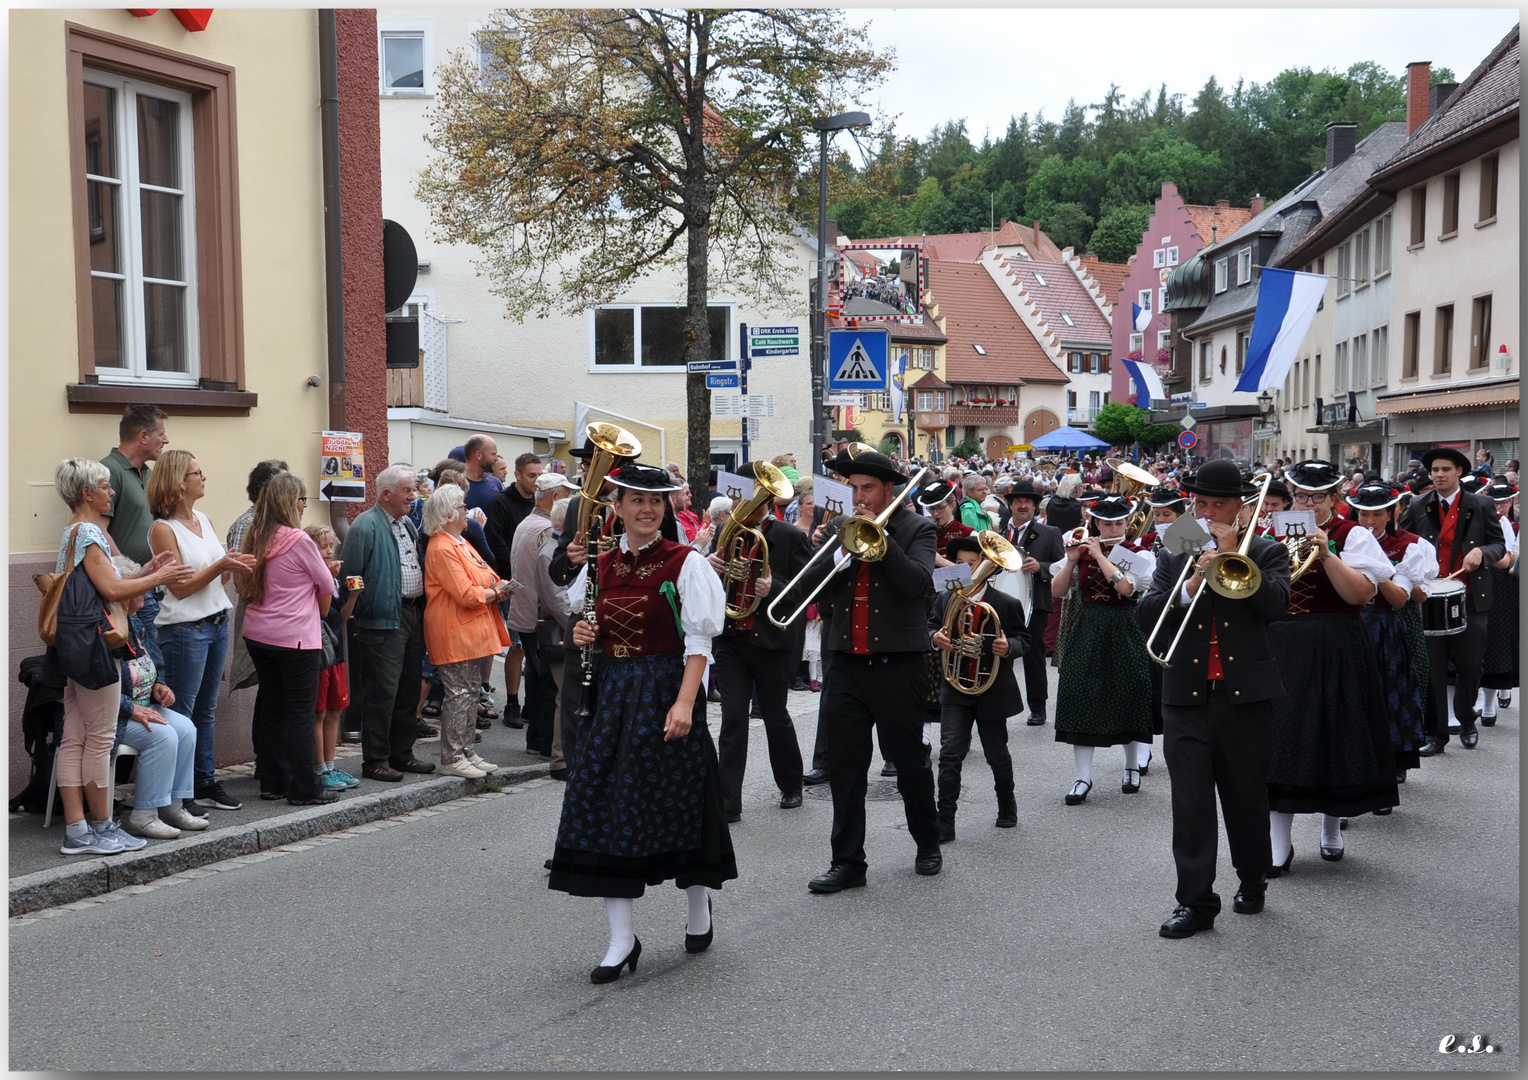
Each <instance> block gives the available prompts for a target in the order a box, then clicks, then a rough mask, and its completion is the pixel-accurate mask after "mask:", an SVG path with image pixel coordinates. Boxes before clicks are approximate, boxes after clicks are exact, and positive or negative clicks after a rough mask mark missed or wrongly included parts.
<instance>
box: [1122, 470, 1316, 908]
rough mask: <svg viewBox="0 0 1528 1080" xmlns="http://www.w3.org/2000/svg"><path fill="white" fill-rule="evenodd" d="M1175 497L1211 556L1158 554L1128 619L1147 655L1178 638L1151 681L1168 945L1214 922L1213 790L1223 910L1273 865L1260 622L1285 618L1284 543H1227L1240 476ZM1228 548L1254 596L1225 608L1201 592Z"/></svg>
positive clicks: (1207, 482) (1215, 474) (1258, 885)
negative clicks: (1172, 880)
mask: <svg viewBox="0 0 1528 1080" xmlns="http://www.w3.org/2000/svg"><path fill="white" fill-rule="evenodd" d="M1268 483H1269V480H1267V479H1265V480H1264V482H1263V486H1264V488H1265V489H1266V487H1267V484H1268ZM1183 489H1184V490H1185V491H1187V492H1189V493H1190V494H1191V495H1193V497H1194V515H1195V516H1196V517H1198V518H1199V519H1200V520H1201V521H1203V522H1205V523H1207V525H1206V527H1207V528H1208V531H1209V534H1210V537H1211V539H1212V541H1213V542H1214V543H1213V547H1211V548H1209V549H1207V550H1205V551H1203V552H1200V553H1198V554H1197V555H1196V554H1194V553H1192V552H1184V553H1182V554H1176V553H1172V552H1169V551H1166V550H1164V551H1163V552H1162V554H1161V557H1160V558H1159V559H1158V560H1157V568H1156V573H1155V575H1154V576H1153V577H1152V581H1151V588H1150V590H1149V591H1148V592H1147V593H1146V596H1145V598H1144V599H1143V600H1142V601H1141V603H1140V607H1139V608H1138V609H1137V611H1136V617H1137V619H1139V620H1140V624H1141V627H1142V629H1144V630H1147V631H1153V633H1152V637H1151V639H1149V640H1148V648H1150V647H1151V646H1152V643H1153V642H1166V641H1169V640H1172V638H1173V636H1174V635H1175V634H1176V633H1177V632H1178V630H1179V629H1180V628H1181V630H1182V632H1183V636H1182V638H1181V639H1180V640H1179V641H1178V643H1177V647H1176V648H1174V649H1173V650H1172V651H1171V654H1170V655H1169V656H1168V657H1167V661H1168V662H1167V664H1166V671H1165V672H1164V673H1163V676H1162V717H1163V738H1162V742H1163V748H1162V751H1163V754H1164V755H1165V756H1166V758H1167V762H1168V766H1169V768H1171V770H1172V808H1173V862H1174V863H1175V864H1176V865H1177V869H1178V890H1177V901H1178V906H1177V909H1176V910H1175V911H1174V912H1173V914H1172V916H1171V917H1170V918H1169V919H1168V920H1167V921H1166V922H1164V923H1163V924H1162V929H1161V934H1162V936H1163V937H1167V938H1183V937H1189V936H1191V935H1193V934H1196V933H1198V932H1199V931H1200V930H1208V929H1209V928H1210V927H1211V926H1212V925H1213V924H1214V922H1215V916H1216V915H1218V914H1219V913H1220V897H1219V896H1218V895H1216V893H1215V890H1214V887H1213V886H1214V884H1215V853H1216V847H1217V844H1218V842H1219V837H1218V830H1217V829H1216V827H1215V797H1216V792H1217V790H1218V791H1219V795H1220V805H1221V808H1222V811H1223V812H1224V815H1225V822H1226V836H1227V838H1228V840H1229V841H1230V847H1231V864H1232V865H1233V866H1234V867H1235V868H1236V875H1237V878H1238V879H1239V882H1240V885H1239V888H1238V889H1237V892H1236V898H1235V901H1234V903H1233V909H1234V910H1235V911H1237V912H1238V913H1240V914H1243V915H1255V914H1257V913H1258V912H1260V911H1262V910H1263V900H1264V894H1265V892H1266V891H1267V881H1266V876H1265V875H1267V873H1268V871H1269V870H1270V868H1271V866H1272V862H1273V854H1272V843H1271V840H1270V838H1269V834H1268V790H1267V788H1266V786H1265V785H1264V773H1265V771H1266V769H1267V767H1268V763H1269V758H1270V754H1271V751H1272V738H1273V710H1272V703H1273V701H1274V700H1275V699H1277V698H1279V697H1282V696H1283V694H1284V687H1283V684H1282V682H1281V681H1280V678H1279V669H1278V664H1277V662H1276V661H1275V660H1274V656H1273V651H1272V649H1271V648H1270V646H1269V643H1268V624H1269V623H1270V622H1272V621H1273V620H1275V619H1281V618H1283V617H1284V614H1285V612H1286V610H1287V609H1288V607H1289V588H1290V585H1289V553H1288V551H1286V550H1285V547H1284V545H1283V544H1280V543H1278V542H1276V541H1273V540H1269V539H1266V538H1264V537H1260V536H1256V535H1254V534H1253V531H1252V530H1249V531H1248V532H1247V533H1246V534H1245V535H1244V536H1241V537H1240V538H1239V537H1238V531H1237V527H1236V522H1237V518H1238V516H1239V515H1240V513H1241V508H1242V500H1243V499H1244V498H1245V497H1246V496H1247V495H1248V494H1250V493H1254V492H1256V491H1257V488H1256V486H1255V485H1252V484H1247V483H1243V481H1242V478H1241V470H1239V469H1238V468H1237V467H1236V466H1235V465H1234V464H1232V463H1231V462H1229V461H1210V462H1207V463H1206V464H1205V465H1204V466H1203V467H1202V468H1200V469H1199V471H1198V472H1197V473H1196V474H1195V475H1194V477H1193V478H1192V479H1186V480H1184V481H1183ZM1254 520H1255V515H1254ZM1238 539H1240V545H1241V546H1240V548H1238ZM1238 550H1240V551H1241V553H1242V554H1243V555H1244V556H1245V557H1246V558H1247V559H1249V560H1250V561H1251V562H1252V563H1253V564H1254V565H1255V566H1256V568H1257V570H1258V571H1259V573H1260V574H1261V579H1260V581H1259V582H1258V584H1257V588H1256V589H1255V591H1251V592H1244V593H1243V594H1242V595H1241V596H1240V597H1239V598H1236V599H1233V598H1230V597H1227V596H1225V595H1221V594H1219V593H1217V592H1215V591H1214V590H1211V589H1206V587H1205V586H1206V573H1207V572H1209V571H1210V569H1211V565H1212V563H1213V561H1214V560H1215V558H1216V557H1217V556H1219V555H1224V554H1227V553H1235V552H1237V551H1238ZM1190 609H1192V610H1190ZM1185 613H1187V615H1185ZM1185 618H1186V619H1187V621H1186V624H1185ZM1163 648H1165V645H1164V646H1163Z"/></svg>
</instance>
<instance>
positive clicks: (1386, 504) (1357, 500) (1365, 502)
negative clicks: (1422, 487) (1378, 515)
mask: <svg viewBox="0 0 1528 1080" xmlns="http://www.w3.org/2000/svg"><path fill="white" fill-rule="evenodd" d="M1401 494H1402V489H1401V488H1399V487H1391V486H1390V485H1389V484H1365V485H1363V486H1362V487H1361V488H1359V489H1358V490H1357V491H1355V492H1353V493H1352V494H1350V495H1349V496H1348V505H1349V506H1351V507H1353V508H1354V509H1355V510H1388V509H1389V508H1390V507H1392V506H1394V505H1395V504H1396V503H1398V502H1400V501H1401Z"/></svg>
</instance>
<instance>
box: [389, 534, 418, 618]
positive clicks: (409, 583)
mask: <svg viewBox="0 0 1528 1080" xmlns="http://www.w3.org/2000/svg"><path fill="white" fill-rule="evenodd" d="M407 516H408V515H407V514H404V515H402V516H400V517H396V518H393V517H391V516H390V520H389V522H388V528H390V529H392V531H393V539H394V540H396V541H398V563H399V566H400V568H401V570H402V573H403V587H402V590H401V592H402V594H403V598H404V599H405V600H417V599H418V598H419V597H421V596H423V595H424V572H423V571H422V570H420V569H419V549H418V548H416V547H415V546H414V541H413V539H412V538H410V536H409V529H408V526H407V525H405V524H404V523H403V521H404V518H406V517H407Z"/></svg>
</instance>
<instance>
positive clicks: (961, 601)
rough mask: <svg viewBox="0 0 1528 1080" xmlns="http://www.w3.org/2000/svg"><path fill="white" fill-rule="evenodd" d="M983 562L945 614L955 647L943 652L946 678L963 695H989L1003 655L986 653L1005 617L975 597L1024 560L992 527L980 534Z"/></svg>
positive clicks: (953, 598) (945, 626)
mask: <svg viewBox="0 0 1528 1080" xmlns="http://www.w3.org/2000/svg"><path fill="white" fill-rule="evenodd" d="M976 542H977V543H979V544H980V545H981V548H982V561H981V562H980V563H979V564H978V565H977V567H976V569H975V570H973V571H972V572H971V584H969V585H967V586H965V587H964V588H962V589H958V590H956V592H955V595H954V596H952V597H950V606H949V607H948V608H947V609H946V610H945V613H944V634H945V637H947V638H949V639H950V643H951V644H952V645H953V646H954V648H952V649H951V650H950V651H948V652H942V653H941V654H940V663H941V664H942V665H943V668H944V681H945V682H947V683H949V684H950V685H951V686H953V687H954V688H955V689H956V690H959V691H960V692H961V693H962V694H972V695H976V694H985V693H986V692H987V691H988V690H989V689H991V688H992V684H993V682H995V681H996V680H997V673H998V668H999V666H1000V665H1001V663H1002V657H1000V656H992V655H991V654H989V653H987V652H986V646H987V642H989V641H991V640H993V639H994V638H996V637H997V635H999V634H1001V633H1002V632H1003V624H1002V620H1000V619H999V618H998V616H997V612H996V611H995V610H993V608H992V605H991V604H986V603H983V602H981V601H979V600H973V599H971V598H972V597H973V596H975V595H976V594H977V593H978V592H979V591H980V590H981V588H982V586H983V585H985V584H986V582H987V579H988V578H990V577H991V576H992V575H993V574H996V573H997V572H998V571H1000V570H1017V569H1018V568H1019V567H1020V566H1021V565H1023V562H1024V559H1023V556H1021V555H1020V554H1019V552H1018V549H1017V548H1015V547H1014V546H1013V545H1012V544H1010V543H1009V542H1008V541H1007V540H1005V539H1003V538H1002V537H1001V536H999V535H998V534H997V533H995V532H993V531H992V530H991V529H983V530H982V531H981V532H979V533H977V534H976Z"/></svg>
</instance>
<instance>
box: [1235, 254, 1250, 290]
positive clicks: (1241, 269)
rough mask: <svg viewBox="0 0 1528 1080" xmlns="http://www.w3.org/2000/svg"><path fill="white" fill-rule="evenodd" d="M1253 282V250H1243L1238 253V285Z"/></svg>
mask: <svg viewBox="0 0 1528 1080" xmlns="http://www.w3.org/2000/svg"><path fill="white" fill-rule="evenodd" d="M1251 280H1252V249H1251V248H1242V249H1241V250H1240V251H1238V252H1237V253H1236V284H1238V285H1245V284H1247V283H1248V282H1250V281H1251Z"/></svg>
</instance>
